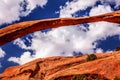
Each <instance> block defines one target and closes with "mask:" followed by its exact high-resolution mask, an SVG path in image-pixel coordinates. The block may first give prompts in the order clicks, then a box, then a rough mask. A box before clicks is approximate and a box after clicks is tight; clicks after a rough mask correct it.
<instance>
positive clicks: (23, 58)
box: [8, 52, 33, 64]
mask: <svg viewBox="0 0 120 80" xmlns="http://www.w3.org/2000/svg"><path fill="white" fill-rule="evenodd" d="M31 60H33V59H32V56H31V53H30V52H25V53H23V54H22V55H21V57H20V58H19V57H10V58H9V59H8V61H13V62H15V63H18V64H23V63H26V62H29V61H31Z"/></svg>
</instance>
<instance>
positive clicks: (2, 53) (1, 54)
mask: <svg viewBox="0 0 120 80" xmlns="http://www.w3.org/2000/svg"><path fill="white" fill-rule="evenodd" d="M5 55H6V53H5V52H4V51H3V50H2V48H0V58H3V57H4V56H5ZM1 67H2V65H1V62H0V68H1Z"/></svg>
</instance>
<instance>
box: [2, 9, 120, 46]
mask: <svg viewBox="0 0 120 80" xmlns="http://www.w3.org/2000/svg"><path fill="white" fill-rule="evenodd" d="M98 21H107V22H113V23H120V10H119V11H115V12H111V13H107V14H103V15H98V16H92V17H83V18H56V19H45V20H36V21H28V22H21V23H17V24H14V25H10V26H7V27H5V28H3V29H0V45H3V44H5V43H8V42H10V41H12V40H14V39H16V38H19V37H22V36H24V35H27V34H29V33H32V32H35V31H39V30H43V29H47V28H57V27H60V26H68V25H76V24H83V23H90V22H98ZM113 27H114V26H113Z"/></svg>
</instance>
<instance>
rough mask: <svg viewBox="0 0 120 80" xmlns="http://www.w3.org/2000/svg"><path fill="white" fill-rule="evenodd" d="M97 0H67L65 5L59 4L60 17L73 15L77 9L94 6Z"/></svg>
mask: <svg viewBox="0 0 120 80" xmlns="http://www.w3.org/2000/svg"><path fill="white" fill-rule="evenodd" d="M96 2H97V0H91V1H87V0H73V1H72V2H67V3H66V6H63V7H62V6H61V7H60V8H61V10H60V17H73V16H72V14H74V13H76V12H77V11H79V10H85V9H86V8H88V7H91V6H94V5H95V4H96Z"/></svg>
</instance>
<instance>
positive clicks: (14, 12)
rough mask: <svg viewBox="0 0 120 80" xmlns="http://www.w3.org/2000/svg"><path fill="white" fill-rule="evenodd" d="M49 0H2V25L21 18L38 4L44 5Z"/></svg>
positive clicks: (0, 14)
mask: <svg viewBox="0 0 120 80" xmlns="http://www.w3.org/2000/svg"><path fill="white" fill-rule="evenodd" d="M46 3H47V0H12V1H10V0H0V6H1V7H0V25H1V24H4V23H12V22H14V21H18V20H20V17H22V16H27V15H28V14H29V13H30V12H31V11H32V10H33V9H34V8H36V7H37V6H40V7H43V6H44V5H45V4H46Z"/></svg>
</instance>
